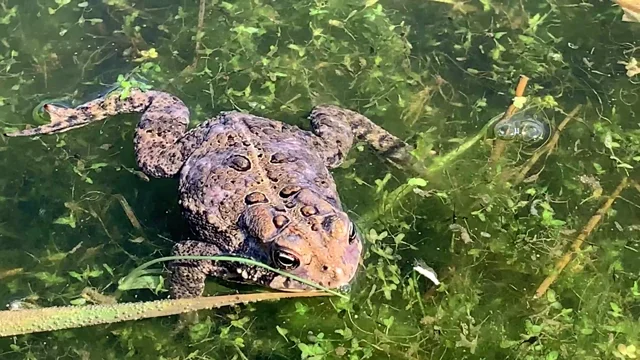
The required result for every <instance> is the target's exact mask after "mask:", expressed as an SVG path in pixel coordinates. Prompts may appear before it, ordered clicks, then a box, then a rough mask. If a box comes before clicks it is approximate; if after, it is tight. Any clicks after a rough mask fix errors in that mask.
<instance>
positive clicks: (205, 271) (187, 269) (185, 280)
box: [169, 240, 225, 299]
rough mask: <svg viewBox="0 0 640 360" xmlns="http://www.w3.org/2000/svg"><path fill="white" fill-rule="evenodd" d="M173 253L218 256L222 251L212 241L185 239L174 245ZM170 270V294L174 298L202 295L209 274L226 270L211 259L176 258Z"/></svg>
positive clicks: (178, 254)
mask: <svg viewBox="0 0 640 360" xmlns="http://www.w3.org/2000/svg"><path fill="white" fill-rule="evenodd" d="M173 255H174V256H216V255H222V252H221V251H220V249H218V247H217V246H215V245H214V244H212V243H208V242H203V241H194V240H185V241H181V242H179V243H177V244H176V245H175V246H174V247H173ZM170 270H171V276H170V281H169V282H170V295H171V297H172V298H174V299H181V298H194V297H198V296H201V295H202V293H203V291H204V285H205V281H206V279H207V276H221V275H222V273H223V272H224V271H225V270H224V269H222V268H221V267H218V266H216V265H215V264H214V262H213V261H210V260H176V261H174V262H172V263H171V266H170Z"/></svg>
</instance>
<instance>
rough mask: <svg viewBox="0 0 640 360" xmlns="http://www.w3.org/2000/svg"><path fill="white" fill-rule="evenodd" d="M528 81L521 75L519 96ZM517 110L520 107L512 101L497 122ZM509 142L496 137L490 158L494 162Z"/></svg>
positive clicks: (505, 119)
mask: <svg viewBox="0 0 640 360" xmlns="http://www.w3.org/2000/svg"><path fill="white" fill-rule="evenodd" d="M528 82H529V78H528V77H527V76H525V75H520V81H518V85H517V86H516V96H517V97H520V96H524V90H525V89H526V87H527V83H528ZM516 111H518V108H517V107H516V106H515V105H514V104H513V102H512V103H511V105H509V108H507V111H505V113H504V116H503V117H502V119H500V120H499V121H498V122H497V123H496V124H498V123H501V122H504V121H507V120H509V119H510V118H511V117H512V116H513V114H515V113H516ZM507 143H508V142H507V141H504V140H501V139H496V140H495V141H494V142H493V149H492V151H491V158H490V161H491V163H492V164H493V163H495V162H496V161H498V159H500V157H501V156H502V153H503V152H504V149H505V148H506V147H507Z"/></svg>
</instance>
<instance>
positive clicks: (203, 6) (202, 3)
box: [181, 0, 207, 74]
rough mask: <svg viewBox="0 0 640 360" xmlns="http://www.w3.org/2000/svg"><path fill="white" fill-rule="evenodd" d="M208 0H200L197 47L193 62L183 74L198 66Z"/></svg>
mask: <svg viewBox="0 0 640 360" xmlns="http://www.w3.org/2000/svg"><path fill="white" fill-rule="evenodd" d="M206 9H207V8H206V0H200V8H199V10H198V25H197V26H196V47H195V50H194V54H193V62H192V63H191V65H189V66H187V67H186V68H184V70H182V72H181V73H182V74H185V73H187V74H188V73H191V72H193V71H194V70H195V69H196V68H197V67H198V52H199V51H200V47H201V46H202V41H201V36H200V34H201V33H202V31H203V29H204V15H205V12H206Z"/></svg>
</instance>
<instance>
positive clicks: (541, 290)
mask: <svg viewBox="0 0 640 360" xmlns="http://www.w3.org/2000/svg"><path fill="white" fill-rule="evenodd" d="M628 180H629V179H628V178H627V177H624V178H623V179H622V181H621V182H620V184H619V185H618V187H617V188H616V189H615V190H614V191H613V193H612V194H611V196H609V198H608V199H607V201H605V203H604V204H603V205H602V206H601V207H600V208H599V209H598V211H596V213H595V214H594V215H593V216H592V217H591V219H589V222H587V225H585V227H584V228H583V229H582V231H581V232H580V234H579V235H578V236H577V237H576V239H575V240H574V241H573V243H572V244H571V249H570V250H569V251H568V252H566V253H565V254H564V255H563V256H562V257H561V258H560V259H559V260H558V261H557V262H556V265H555V268H554V270H553V272H552V273H551V274H549V276H547V278H546V279H544V281H543V282H542V283H541V284H540V286H539V287H538V290H536V294H535V296H534V298H540V297H541V296H542V295H544V294H545V293H546V292H547V290H548V289H549V286H551V284H553V283H554V282H555V281H556V279H557V278H558V275H560V273H561V272H562V270H564V268H565V267H566V266H567V265H568V264H569V262H571V260H572V259H573V256H574V255H575V254H576V253H578V251H580V248H581V247H582V243H584V241H585V240H586V239H587V237H588V236H589V234H591V232H592V231H593V230H594V229H595V228H596V226H598V224H599V223H600V221H601V220H602V217H604V215H605V214H606V213H607V212H609V209H611V206H612V205H613V202H614V201H615V200H616V198H617V197H618V196H620V193H621V192H622V190H624V188H625V187H627V184H628Z"/></svg>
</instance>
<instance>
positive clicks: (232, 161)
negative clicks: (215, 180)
mask: <svg viewBox="0 0 640 360" xmlns="http://www.w3.org/2000/svg"><path fill="white" fill-rule="evenodd" d="M227 161H228V162H229V166H230V167H231V168H233V169H235V170H237V171H247V170H249V169H251V161H250V160H249V158H247V157H246V156H242V155H233V156H231V157H230V158H229V159H228V160H227Z"/></svg>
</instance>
